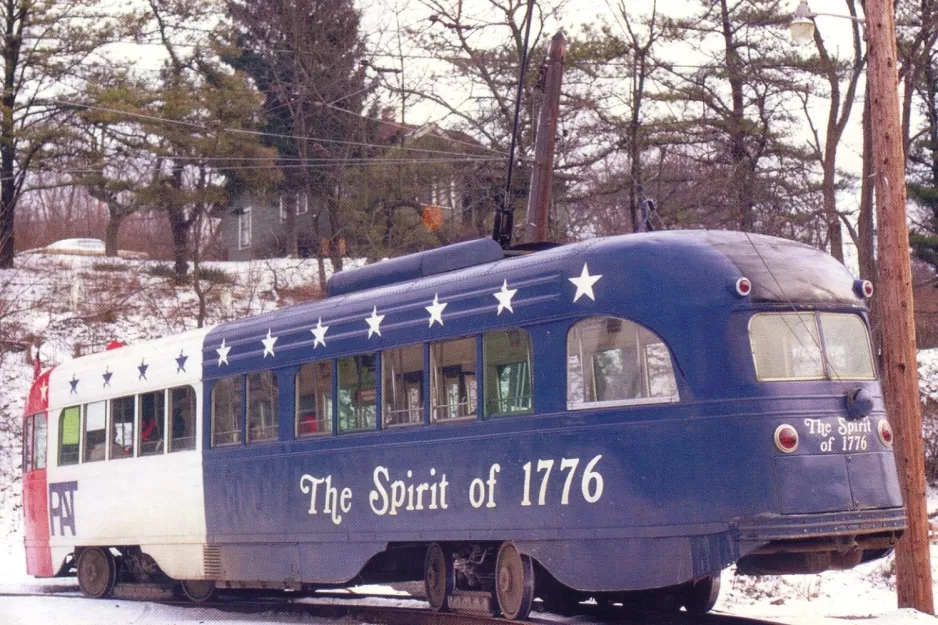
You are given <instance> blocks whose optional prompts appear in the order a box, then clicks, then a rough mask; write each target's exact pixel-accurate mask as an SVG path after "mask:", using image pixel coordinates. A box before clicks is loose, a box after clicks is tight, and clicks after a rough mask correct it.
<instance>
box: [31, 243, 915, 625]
mask: <svg viewBox="0 0 938 625" xmlns="http://www.w3.org/2000/svg"><path fill="white" fill-rule="evenodd" d="M871 294H872V291H871V288H870V286H869V283H866V282H863V281H858V280H854V279H853V278H852V277H851V275H850V274H849V272H848V271H847V270H846V269H845V268H844V267H843V266H842V265H840V264H839V263H837V262H836V261H835V260H833V259H832V258H831V257H830V256H828V255H826V254H824V253H822V252H819V251H817V250H815V249H813V248H810V247H807V246H805V245H801V244H798V243H794V242H791V241H786V240H782V239H777V238H772V237H766V236H758V235H747V234H743V233H733V232H714V231H698V232H661V233H644V234H635V235H628V236H623V237H614V238H606V239H597V240H593V241H589V242H584V243H577V244H570V245H564V246H558V247H555V248H552V249H548V250H544V251H539V252H535V253H530V254H526V255H516V256H508V257H506V256H505V253H504V252H503V250H502V249H501V247H500V246H499V245H498V244H497V243H496V242H495V241H493V240H479V241H472V242H467V243H462V244H458V245H454V246H449V247H446V248H442V249H438V250H433V251H429V252H423V253H420V254H414V255H411V256H407V257H404V258H400V259H396V260H391V261H386V262H381V263H377V264H374V265H371V266H367V267H364V268H361V269H355V270H350V271H346V272H342V273H340V274H337V275H335V276H334V277H333V278H332V280H331V282H330V287H329V297H328V298H327V299H325V300H323V301H318V302H311V303H308V304H303V305H299V306H294V307H291V308H288V309H285V310H280V311H277V312H273V313H269V314H265V315H260V316H256V317H252V318H248V319H244V320H240V321H235V322H232V323H226V324H222V325H220V326H217V327H216V328H214V329H212V330H211V331H209V332H208V333H207V334H200V335H199V336H198V337H197V338H198V341H199V344H200V345H201V354H200V355H201V376H200V380H199V381H198V383H197V384H195V385H194V392H195V394H196V396H197V397H198V406H196V407H195V408H196V410H195V411H194V417H193V418H194V420H193V421H192V423H193V427H194V428H195V430H196V431H197V432H198V437H197V438H198V441H197V442H196V443H194V444H193V447H192V449H189V450H188V451H187V452H186V453H187V454H192V458H193V459H192V460H190V461H188V463H189V464H187V465H186V466H192V467H197V468H198V471H199V474H198V476H197V477H193V479H194V480H196V482H191V481H190V482H186V483H199V484H200V493H201V495H200V497H201V499H200V504H201V505H203V506H204V508H203V509H202V510H201V511H200V512H201V513H202V514H204V518H203V520H201V521H199V522H200V523H204V526H203V527H202V530H203V531H198V532H195V533H194V534H192V535H189V536H188V537H186V538H184V539H180V538H179V537H178V534H179V532H170V533H168V534H166V535H159V536H158V537H155V538H154V537H150V538H148V539H146V540H145V539H139V540H138V539H135V538H132V536H130V535H125V536H123V537H121V538H120V539H119V541H118V539H115V538H111V539H106V538H101V536H105V535H110V536H117V535H119V534H120V532H125V533H126V532H130V534H131V535H132V534H133V532H134V531H137V530H138V529H139V528H130V529H128V528H127V524H123V525H122V526H121V528H120V529H119V530H118V529H114V528H112V529H111V530H100V529H99V530H96V531H97V533H96V534H95V538H94V539H93V540H91V539H89V540H84V541H83V539H82V530H81V526H82V520H81V516H80V515H81V510H82V505H84V506H85V507H89V506H90V505H91V504H82V503H80V502H78V501H77V500H76V501H73V502H70V505H71V506H72V508H73V510H74V511H73V513H72V514H73V518H72V527H71V533H69V532H66V531H65V530H64V529H62V522H61V521H62V520H61V519H56V518H54V516H52V517H50V519H51V521H50V522H51V523H52V525H53V529H54V528H55V523H56V521H58V527H59V529H60V530H61V534H62V535H67V536H66V538H67V539H66V540H64V542H59V543H56V542H55V541H56V538H55V532H54V531H53V536H54V537H53V538H52V539H51V540H52V547H53V548H52V560H53V565H52V569H54V570H56V571H57V570H60V568H61V567H62V566H63V562H77V565H76V566H77V568H78V575H79V582H80V583H81V582H82V571H83V570H85V578H86V582H87V583H85V584H84V585H83V586H82V587H83V589H84V590H86V592H89V594H93V595H96V596H99V595H101V594H106V593H107V592H109V591H110V587H112V586H113V581H110V580H112V579H113V580H115V581H116V580H117V579H118V578H119V577H120V576H121V575H122V574H121V573H120V570H121V561H124V568H123V570H124V571H125V572H124V573H123V575H124V578H128V577H133V578H134V579H138V580H139V579H141V578H142V577H145V576H141V575H140V574H137V573H134V574H135V575H136V577H134V575H132V574H130V573H127V571H131V572H134V571H136V572H138V573H139V571H140V570H142V569H145V568H146V567H145V566H143V565H144V564H147V565H151V563H152V565H155V566H157V567H159V569H160V570H161V571H162V572H163V573H165V575H167V576H168V577H171V578H173V579H176V580H180V581H183V588H184V589H185V590H186V592H187V594H189V595H190V596H192V597H193V598H197V599H198V598H204V597H206V596H208V595H209V594H210V592H211V591H212V590H213V589H214V588H294V589H310V588H314V587H322V586H325V585H342V584H348V583H350V582H354V581H362V582H366V581H403V580H423V581H424V583H425V586H426V589H427V594H428V598H429V601H430V604H431V606H432V607H434V608H435V609H439V610H445V609H451V608H456V609H458V608H460V607H466V606H475V607H479V606H483V607H485V606H488V605H489V600H490V599H491V602H492V605H493V606H497V608H498V610H500V611H501V613H502V614H504V615H505V616H506V617H508V618H512V619H522V618H525V617H526V616H527V614H528V612H529V611H530V609H531V605H532V601H533V600H534V598H535V597H541V598H542V599H544V601H545V603H546V604H547V606H548V607H549V608H551V609H557V610H559V611H563V610H564V609H568V608H570V607H571V606H572V605H574V604H576V603H577V602H579V601H581V600H584V599H587V598H589V597H593V598H596V599H597V600H600V601H620V600H628V599H630V598H632V597H634V596H636V593H639V592H646V591H650V592H651V595H653V596H654V597H656V598H657V599H660V600H661V601H663V602H665V603H667V604H668V605H671V606H673V607H680V606H683V607H685V608H686V609H687V610H688V611H695V612H703V611H706V610H709V609H710V608H711V607H712V606H713V605H714V603H715V601H716V597H717V593H718V591H719V575H720V571H721V570H723V569H724V568H726V567H727V566H729V565H731V564H733V563H736V564H737V567H738V570H739V571H740V572H743V573H758V574H773V573H808V572H812V573H813V572H819V571H823V570H826V569H842V568H850V567H852V566H854V565H856V564H858V563H860V562H865V561H869V560H872V559H875V558H879V557H882V556H884V555H886V554H887V553H888V552H889V551H890V550H891V549H892V548H893V546H894V544H895V542H896V540H897V539H898V537H899V536H900V535H901V533H902V531H903V528H904V524H905V514H904V509H903V506H902V499H901V495H900V490H899V482H898V479H897V474H896V465H895V460H894V456H893V451H892V430H891V428H890V426H889V423H888V421H887V419H886V414H885V411H884V405H883V399H882V392H881V390H880V385H879V382H878V380H877V374H876V366H875V361H874V358H873V353H872V349H871V342H870V338H869V330H868V322H867V317H866V307H865V303H864V300H865V298H867V297H869V296H870V295H871ZM165 340H166V339H164V341H165ZM173 349H178V347H176V346H175V344H174V347H173ZM127 350H141V351H134V352H132V354H131V352H129V351H127ZM152 350H153V348H152V347H147V345H142V346H139V347H125V348H121V349H120V350H115V351H114V352H109V353H108V354H106V355H99V356H100V358H99V360H96V361H95V367H97V368H100V369H101V371H102V372H103V371H105V367H110V368H109V369H107V371H108V372H113V371H120V370H121V368H120V367H119V366H118V365H117V364H116V362H115V361H114V360H113V358H116V357H117V356H118V355H120V354H121V352H125V353H126V354H130V355H128V356H122V357H128V358H131V357H132V358H133V359H134V362H135V360H136V359H140V358H141V354H142V355H144V356H146V355H147V354H155V353H156V352H154V351H152ZM183 351H184V350H182V349H180V353H179V357H182V356H183V355H184V354H183ZM167 353H168V352H167ZM152 357H153V358H154V359H155V355H154V356H152ZM91 358H98V356H93V357H91ZM108 358H111V359H112V360H108ZM82 360H84V359H79V360H76V361H75V363H79V364H75V365H74V366H73V363H68V364H66V365H62V366H61V367H59V368H57V370H56V371H58V369H62V372H61V373H60V374H57V373H56V372H55V371H54V372H53V377H52V378H50V381H49V382H48V383H47V384H48V385H49V387H50V389H51V391H52V393H51V394H52V395H53V396H55V394H56V392H60V395H58V396H56V398H55V399H52V398H50V399H49V406H48V414H49V422H50V440H53V441H56V440H57V441H58V445H59V451H58V457H59V459H61V457H62V456H61V453H62V449H61V448H62V446H63V445H65V442H64V441H65V440H66V438H67V439H68V440H69V441H71V442H73V443H74V444H75V453H76V456H81V457H82V458H84V456H83V455H82V454H84V453H85V452H81V453H79V451H80V450H81V449H85V450H87V444H86V443H84V442H83V441H84V440H85V438H87V437H88V436H90V435H87V434H86V433H84V431H85V430H87V427H86V426H81V427H78V429H77V430H76V432H75V435H74V436H72V435H68V436H67V432H68V427H70V426H66V425H63V424H64V421H62V422H61V424H59V425H55V424H56V422H57V421H58V420H61V419H64V416H60V412H59V408H56V406H61V407H62V412H61V414H62V415H64V414H65V413H64V410H66V409H68V408H65V406H66V405H67V404H68V403H69V401H70V400H69V390H70V389H69V388H67V386H65V387H63V389H62V390H61V391H57V390H56V389H57V388H58V386H59V385H64V384H66V383H69V384H70V383H71V382H72V381H73V380H74V379H77V378H78V377H80V376H79V375H78V374H76V373H73V369H74V367H78V366H80V362H81V361H82ZM175 360H176V361H177V362H178V358H175ZM128 362H129V361H128ZM191 362H197V359H196V360H193V361H191ZM191 362H190V364H191ZM109 363H113V364H109ZM143 364H145V363H144V362H141V365H143ZM69 366H73V368H72V369H69V368H68V367H69ZM85 370H86V371H87V369H85ZM95 371H96V369H95ZM177 373H178V372H177ZM56 375H59V378H56V377H55V376H56ZM166 375H171V371H170V369H167V374H166ZM69 376H71V377H69ZM135 376H136V373H134V376H130V377H131V378H133V377H135ZM57 379H59V380H61V382H57V381H56V380H57ZM169 385H170V382H166V383H164V386H169ZM103 392H104V393H105V395H107V394H108V393H110V394H111V395H117V394H119V393H117V392H113V391H109V390H108V389H103ZM158 392H159V391H158ZM120 393H122V394H124V395H128V393H130V391H128V390H126V388H124V390H121V391H120ZM71 397H72V398H74V397H75V394H71ZM136 397H137V400H136V403H135V405H136V408H128V410H130V412H129V413H128V412H126V411H125V414H124V416H123V417H121V416H120V414H121V413H120V411H119V410H116V409H113V408H110V407H109V408H108V410H107V414H108V415H109V416H108V417H107V424H108V425H107V426H106V427H107V428H109V431H111V432H116V431H118V429H115V428H114V427H113V426H114V424H115V423H117V421H115V420H117V419H124V420H123V421H120V423H122V424H124V426H123V427H124V430H123V432H125V433H126V432H127V431H128V428H130V430H129V431H131V432H136V434H134V435H133V436H135V437H136V441H135V442H134V443H132V444H131V445H130V446H129V447H126V448H125V451H124V452H123V454H124V456H132V457H133V458H134V459H133V460H130V459H127V460H119V461H117V462H113V460H115V459H116V458H117V457H121V452H120V451H118V452H114V451H109V452H107V454H106V456H107V462H106V463H105V464H106V465H109V466H108V468H109V469H112V470H113V474H114V475H115V476H117V478H118V479H119V478H120V476H121V475H122V474H123V473H124V472H125V471H126V470H129V469H130V467H131V466H132V465H134V463H135V462H138V458H139V457H140V456H142V455H151V456H159V455H160V453H161V452H156V451H153V448H152V447H151V448H149V449H150V451H149V454H145V450H146V449H147V447H146V446H145V445H144V443H143V441H141V440H140V437H141V434H140V432H142V430H143V428H144V421H143V420H142V419H144V417H145V416H146V414H145V413H147V411H148V410H149V411H150V412H151V413H152V412H153V409H152V402H151V403H150V404H146V403H145V402H144V401H143V399H142V397H143V396H142V394H139V393H138V394H137V395H136ZM165 397H166V398H167V399H166V402H167V403H166V406H165V407H164V408H162V409H161V410H162V412H159V411H157V412H158V414H159V415H161V418H162V419H163V421H162V422H161V423H162V425H161V427H162V428H163V429H164V430H165V431H166V433H165V435H163V436H164V438H163V439H162V440H164V441H165V442H166V447H167V449H166V450H164V451H163V452H162V454H163V456H164V457H166V458H169V457H171V456H172V451H173V449H172V447H173V444H174V443H173V441H174V440H175V436H176V434H175V431H176V427H177V425H178V424H179V423H182V422H181V421H180V417H179V416H178V414H174V411H173V409H172V406H170V404H171V403H172V401H174V400H173V397H174V395H173V394H172V393H171V392H170V391H167V394H166V395H165ZM71 401H73V402H74V401H75V400H74V399H72V400H71ZM108 401H112V400H108ZM127 406H128V407H129V406H131V403H127ZM148 406H150V407H149V408H148ZM83 409H84V408H83ZM76 414H77V413H76ZM80 423H85V421H81V422H80ZM128 423H129V424H130V425H127V424H128ZM36 427H38V426H36ZM44 427H45V426H44V425H43V428H44ZM82 427H84V430H82ZM180 427H182V428H183V429H180V432H182V431H183V430H184V429H185V428H184V427H183V426H180ZM43 434H44V433H43ZM112 438H113V437H112ZM111 442H112V444H113V441H111ZM49 447H50V477H49V481H50V484H51V482H52V481H53V477H52V466H54V465H55V458H56V452H55V449H54V448H55V443H52V444H50V445H49ZM115 453H116V455H115ZM103 457H104V452H103V451H102V458H103ZM180 457H181V455H180ZM150 460H152V458H151V459H150ZM152 462H153V463H156V462H157V461H156V460H152ZM177 465H178V463H177ZM177 465H173V466H174V467H175V466H177ZM86 466H87V467H90V468H91V469H94V470H95V471H97V472H98V473H100V469H99V467H98V466H96V465H93V464H90V461H86V460H84V459H82V460H80V461H79V460H77V459H76V467H75V468H76V471H78V472H77V473H72V474H70V475H69V476H68V479H69V480H70V481H69V482H68V483H69V484H72V483H74V484H75V486H74V488H75V490H74V495H75V497H79V496H80V497H85V498H86V499H84V500H83V501H90V500H91V498H92V497H94V496H95V495H94V494H93V493H92V492H91V487H90V486H88V487H83V485H82V481H81V480H82V476H81V474H80V470H81V469H82V468H83V467H86ZM154 466H156V465H155V464H154ZM167 466H169V465H167ZM154 470H157V469H154ZM174 470H176V469H172V470H171V469H169V468H167V469H165V470H164V473H163V474H162V475H163V476H164V478H165V479H167V480H169V481H170V483H172V480H173V479H176V478H174V473H173V471H174ZM193 475H194V474H193ZM183 481H185V480H183ZM52 486H55V485H52ZM56 488H58V487H57V486H56ZM50 492H51V490H50ZM171 492H172V489H168V490H166V496H167V497H169V496H171ZM86 493H87V494H86ZM50 497H51V495H50ZM190 499H191V498H189V499H186V501H187V502H188V501H189V500H190ZM152 501H153V500H152V498H151V499H150V504H149V505H151V506H153V507H154V509H156V508H157V507H159V506H156V505H155V504H153V503H152ZM55 503H56V502H55V501H54V500H51V499H50V507H52V506H53V505H54V504H55ZM165 503H166V504H167V508H166V509H163V508H162V507H160V508H159V512H158V515H157V516H158V518H160V519H164V518H166V517H172V516H173V515H175V514H182V513H183V512H182V511H181V510H178V508H183V507H185V506H183V505H182V504H180V505H178V506H175V508H177V509H176V510H174V505H173V503H172V502H171V501H169V500H167V501H166V502H165ZM186 505H188V504H186ZM124 506H126V502H125V503H124ZM61 507H62V506H61V504H60V505H59V509H61ZM120 508H121V505H119V504H114V505H113V506H112V507H111V508H110V514H112V515H115V516H119V515H120V514H121V511H120ZM98 516H100V514H99V515H98ZM76 519H77V522H76ZM40 520H41V519H40ZM161 522H162V521H161ZM166 522H167V523H171V522H170V521H166ZM76 527H77V529H76ZM108 531H110V534H108ZM140 531H143V530H140ZM154 532H155V530H152V529H150V530H147V531H146V532H143V533H148V535H150V534H154ZM39 534H40V535H41V532H40V533H39ZM170 534H172V535H170ZM107 540H111V541H116V542H107ZM36 544H37V545H38V544H39V543H36ZM128 545H130V546H129V547H128ZM34 546H35V545H34ZM106 547H113V548H117V549H118V550H119V551H120V553H121V554H122V555H121V557H120V558H114V557H113V556H111V557H108V555H107V553H105V552H106V551H107V549H106ZM87 554H94V556H93V557H92V556H91V555H87ZM62 557H64V558H65V560H62ZM86 560H87V561H88V563H87V564H86V565H84V569H83V568H82V567H83V562H85V561H86ZM152 565H151V566H150V571H151V572H152V570H153V567H152ZM115 571H116V572H115ZM102 573H106V575H102ZM94 576H97V577H98V578H107V580H108V583H98V584H97V585H95V584H94V583H91V582H90V581H88V580H90V579H91V578H92V577H94Z"/></svg>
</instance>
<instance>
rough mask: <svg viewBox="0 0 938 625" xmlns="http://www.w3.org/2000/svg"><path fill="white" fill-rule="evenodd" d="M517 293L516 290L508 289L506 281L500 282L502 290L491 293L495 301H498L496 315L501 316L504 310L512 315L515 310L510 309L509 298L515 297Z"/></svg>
mask: <svg viewBox="0 0 938 625" xmlns="http://www.w3.org/2000/svg"><path fill="white" fill-rule="evenodd" d="M517 292H518V289H509V288H508V280H507V279H506V280H505V281H504V282H502V289H501V290H500V291H496V292H495V293H492V295H494V296H495V299H497V300H498V314H499V315H500V314H502V311H503V310H505V309H506V308H507V309H508V312H510V313H514V312H515V309H514V308H512V307H511V298H512V297H514V296H515V293H517Z"/></svg>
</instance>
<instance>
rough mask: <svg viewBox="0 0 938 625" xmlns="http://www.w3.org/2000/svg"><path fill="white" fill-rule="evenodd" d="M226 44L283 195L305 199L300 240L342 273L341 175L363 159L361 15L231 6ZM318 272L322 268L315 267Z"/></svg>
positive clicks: (347, 10)
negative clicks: (272, 153) (252, 98)
mask: <svg viewBox="0 0 938 625" xmlns="http://www.w3.org/2000/svg"><path fill="white" fill-rule="evenodd" d="M228 10H229V12H230V14H231V17H232V18H233V21H234V32H233V34H232V41H233V43H234V44H235V46H236V47H237V48H238V49H240V51H241V52H240V54H239V55H231V56H229V57H228V58H227V59H226V61H227V62H228V63H229V64H230V65H231V66H232V67H234V68H236V69H239V70H242V71H244V72H245V73H247V74H248V75H249V76H251V78H252V79H253V80H254V83H255V84H256V85H257V87H258V88H259V89H260V90H261V91H262V92H263V94H264V99H265V103H264V110H265V121H264V127H263V128H264V130H265V131H266V132H268V133H271V134H272V135H277V136H270V137H268V138H267V139H265V141H267V143H268V145H271V146H273V147H276V148H277V151H278V152H279V154H280V165H281V167H282V169H283V171H284V182H283V186H284V187H285V189H286V190H290V191H293V192H303V193H306V195H307V197H308V198H309V201H310V210H311V211H312V212H313V213H314V219H313V223H314V224H315V225H314V228H315V229H316V231H315V232H311V233H303V234H305V235H306V237H307V238H308V239H311V240H312V242H313V247H314V248H315V249H317V250H319V254H318V256H319V258H320V260H322V256H323V254H322V252H323V250H322V249H321V248H320V246H319V245H318V243H319V240H321V239H326V240H328V241H329V242H330V243H331V244H330V245H329V249H330V251H331V256H332V261H333V263H334V267H336V268H337V269H339V268H341V256H340V255H339V248H340V246H339V245H338V243H339V239H340V238H342V237H343V236H344V235H345V234H346V233H345V232H344V230H343V227H344V225H343V219H342V217H341V211H342V204H343V203H342V197H343V196H344V195H345V194H346V190H345V189H344V188H343V187H344V185H343V181H344V178H343V170H344V168H345V167H347V165H348V164H349V163H350V162H352V161H353V160H354V159H360V158H361V157H363V156H366V155H367V150H366V148H365V146H364V145H363V144H364V143H365V141H363V131H364V127H365V122H364V119H363V118H362V117H361V113H362V111H363V108H364V102H365V98H366V97H367V95H368V93H369V91H370V88H369V86H368V85H366V82H365V67H364V65H363V64H362V59H363V54H364V45H363V42H362V39H361V35H360V33H359V23H360V15H359V12H358V10H357V9H356V8H355V6H354V3H353V2H352V0H270V1H268V2H263V3H256V2H251V1H249V0H243V1H241V0H233V1H232V2H230V3H229V5H228ZM288 213H289V214H288V215H287V219H288V221H287V227H288V230H290V231H291V236H290V238H291V240H290V242H289V244H288V248H289V249H288V250H287V251H288V252H290V253H296V248H297V237H298V235H299V234H300V233H297V232H296V230H295V212H294V211H288ZM320 265H321V263H320Z"/></svg>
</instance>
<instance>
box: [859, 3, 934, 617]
mask: <svg viewBox="0 0 938 625" xmlns="http://www.w3.org/2000/svg"><path fill="white" fill-rule="evenodd" d="M866 27H867V34H868V38H869V44H868V54H869V70H868V80H869V87H870V98H871V99H872V105H871V113H872V117H871V122H872V128H873V175H874V183H875V184H874V186H875V189H876V219H877V221H878V222H879V232H878V235H879V242H878V252H879V305H880V307H881V308H880V310H881V314H882V318H883V319H884V320H886V321H885V323H883V359H882V363H883V367H882V368H883V382H884V391H885V398H886V408H887V410H888V411H889V416H890V418H891V420H892V424H893V426H894V427H895V432H896V461H897V463H898V469H899V480H900V483H901V485H902V494H903V497H904V499H905V505H906V510H907V524H908V529H907V530H906V533H905V535H904V536H903V537H902V539H901V540H900V541H899V543H898V545H897V547H896V589H897V592H898V599H899V607H900V608H904V607H912V608H915V609H917V610H919V611H921V612H926V613H929V614H933V613H934V603H933V598H932V579H931V563H930V559H929V544H928V518H927V511H926V508H925V459H924V453H923V449H922V411H921V403H920V400H919V388H918V366H917V359H916V350H915V321H914V317H913V308H912V298H913V296H912V270H911V265H910V263H909V230H908V225H907V223H906V193H905V156H904V154H903V146H902V130H901V128H900V126H899V119H900V118H899V96H898V91H897V90H898V83H899V77H898V72H897V71H896V29H895V14H894V10H893V4H892V0H867V1H866Z"/></svg>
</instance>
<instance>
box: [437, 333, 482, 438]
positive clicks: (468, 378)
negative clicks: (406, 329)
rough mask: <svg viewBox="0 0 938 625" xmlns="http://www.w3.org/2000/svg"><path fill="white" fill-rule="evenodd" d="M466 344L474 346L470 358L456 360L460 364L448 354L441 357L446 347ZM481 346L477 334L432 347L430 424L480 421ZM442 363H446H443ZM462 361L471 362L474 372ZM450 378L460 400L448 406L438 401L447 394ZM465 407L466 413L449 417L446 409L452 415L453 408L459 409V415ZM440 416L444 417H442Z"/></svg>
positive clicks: (448, 403) (449, 403)
mask: <svg viewBox="0 0 938 625" xmlns="http://www.w3.org/2000/svg"><path fill="white" fill-rule="evenodd" d="M464 341H465V342H466V343H467V344H471V345H472V353H471V357H468V358H464V359H459V358H457V359H456V360H459V361H460V362H456V363H453V362H450V361H448V360H447V358H446V354H445V352H443V353H442V354H441V352H442V351H443V348H444V347H445V346H446V345H451V344H453V343H461V342H464ZM479 343H480V337H479V336H478V335H472V336H461V337H453V338H451V339H447V340H445V341H436V342H433V343H430V344H429V346H428V349H429V351H430V357H429V360H430V388H429V393H427V396H428V398H429V401H430V423H432V424H440V423H461V422H465V421H478V420H479V384H481V381H480V380H479V375H478V374H479V372H478V369H479V362H480V360H479V356H480V354H481V347H480V345H479ZM440 360H442V361H443V362H440ZM450 360H452V359H450ZM463 362H466V363H469V365H470V366H471V367H472V370H468V369H464V368H463ZM448 379H449V380H455V381H456V385H457V386H456V400H457V401H456V403H455V404H454V403H452V402H448V401H447V402H446V403H439V402H438V401H437V400H438V396H439V394H440V393H441V392H442V393H443V394H444V395H446V393H447V387H446V384H447V382H446V381H447V380H448ZM463 398H465V399H464V401H460V400H461V399H463ZM463 405H465V409H466V414H457V415H455V416H447V415H446V414H445V412H446V411H447V410H449V411H450V412H451V411H452V407H453V406H455V407H456V409H457V412H458V410H459V408H460V407H461V406H463ZM470 408H471V410H470ZM440 414H442V415H443V416H439V415H440Z"/></svg>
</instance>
